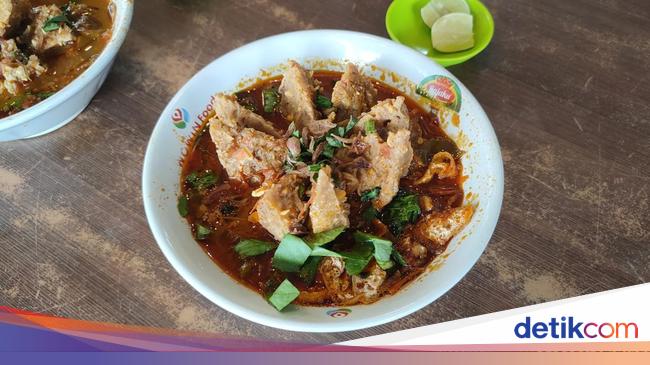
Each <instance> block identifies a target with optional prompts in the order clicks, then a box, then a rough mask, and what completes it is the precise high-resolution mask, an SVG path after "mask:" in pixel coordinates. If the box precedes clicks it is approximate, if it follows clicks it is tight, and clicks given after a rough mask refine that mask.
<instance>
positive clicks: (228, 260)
mask: <svg viewBox="0 0 650 365" xmlns="http://www.w3.org/2000/svg"><path fill="white" fill-rule="evenodd" d="M313 77H314V79H315V80H318V81H319V82H320V83H321V87H322V90H321V94H323V95H325V96H327V97H331V93H332V89H333V87H334V84H335V83H336V81H338V80H339V79H340V77H341V73H340V72H334V71H315V72H314V73H313ZM280 81H281V78H280V77H275V78H270V79H267V80H263V81H259V82H257V83H256V84H254V85H252V86H251V87H249V88H247V89H245V90H243V91H240V92H238V93H236V95H237V97H238V99H239V101H240V103H242V104H243V105H249V107H252V108H254V109H255V111H256V112H257V113H259V114H260V115H262V116H263V117H264V118H265V119H267V120H269V121H271V122H273V123H274V124H275V125H276V126H277V127H279V128H281V129H282V130H286V128H287V127H288V126H289V124H290V122H289V121H288V120H286V119H285V118H284V117H283V116H282V115H281V113H279V112H273V113H265V112H264V108H263V106H262V91H263V90H265V89H267V88H269V87H273V86H276V87H277V86H279V84H280ZM373 83H374V86H375V88H376V89H377V91H378V98H377V100H378V101H380V100H383V99H388V98H394V97H396V96H404V97H405V98H406V103H407V106H408V109H409V111H410V117H411V121H412V130H413V134H415V135H417V136H419V137H420V138H414V139H417V140H415V141H413V142H412V144H413V147H414V151H415V155H416V156H419V155H422V156H425V155H427V154H430V153H427V152H428V149H431V148H433V149H437V150H439V149H444V150H446V151H448V152H453V153H452V154H453V155H455V158H456V163H457V165H458V166H459V167H460V166H461V165H460V164H461V161H460V155H461V153H460V152H459V151H458V148H457V147H456V144H455V143H454V142H453V141H452V140H451V139H450V138H449V137H448V136H447V135H446V134H445V132H444V131H443V130H442V129H441V128H440V125H439V122H438V120H437V118H436V116H435V115H434V114H432V113H430V112H428V111H427V110H426V109H424V108H423V107H421V106H420V105H419V104H418V103H416V102H415V101H414V100H412V99H411V98H409V97H408V96H407V95H405V94H404V93H402V92H400V91H398V90H397V89H395V88H393V87H391V86H389V85H387V84H385V83H383V82H381V81H378V80H373ZM207 129H208V128H207V122H206V123H205V124H204V125H203V126H202V127H201V128H199V129H198V130H197V131H196V133H195V135H194V136H193V138H191V139H190V140H189V141H188V146H187V154H186V156H185V157H184V159H183V160H182V175H181V193H182V194H183V195H185V196H187V197H188V200H189V204H188V211H189V214H188V215H187V220H188V222H189V223H190V224H191V225H192V229H193V231H196V226H197V224H202V225H208V226H210V227H211V229H212V230H213V232H212V233H211V234H210V235H209V237H208V238H207V239H205V240H200V241H197V242H198V244H199V245H201V247H202V248H203V249H204V250H205V252H206V253H207V254H208V255H209V256H210V258H212V260H213V261H214V262H215V263H216V264H217V265H218V266H219V267H220V268H221V269H223V270H224V271H225V272H226V273H228V275H230V276H231V277H232V278H234V279H235V280H237V281H238V282H239V283H241V284H243V285H245V286H246V287H248V288H250V289H252V290H255V291H257V292H259V293H260V294H261V295H263V296H268V295H269V294H270V293H271V292H272V291H273V290H274V289H275V287H277V285H278V284H279V283H280V282H282V281H283V280H284V279H285V278H289V279H290V280H291V282H292V283H293V284H294V285H295V286H296V287H297V288H298V289H299V290H301V292H303V293H304V292H317V291H319V290H321V289H323V287H324V285H323V283H322V280H321V278H320V277H319V275H316V278H315V280H314V282H313V283H312V284H310V285H308V284H306V283H305V282H303V280H301V278H300V277H299V276H298V275H297V274H286V273H283V272H281V271H279V270H277V269H275V268H273V267H272V266H271V259H272V257H273V252H269V253H266V254H263V255H260V256H254V257H249V258H246V259H242V258H240V257H239V255H238V254H237V253H236V252H235V250H234V246H235V245H236V244H237V243H238V242H239V241H240V240H241V239H244V238H254V239H259V240H264V241H271V242H272V241H274V239H273V237H272V236H271V235H270V234H269V233H268V232H267V231H266V230H265V229H264V228H263V227H262V226H260V225H259V224H257V223H253V222H251V221H249V219H248V218H249V214H250V212H251V211H252V210H253V209H254V206H255V203H256V201H257V198H253V197H252V196H251V192H252V191H253V190H254V189H255V188H257V186H251V185H249V184H248V183H245V182H240V181H238V180H229V179H228V176H227V174H226V172H225V170H224V169H223V168H222V166H221V164H220V163H219V159H218V157H217V153H216V150H215V146H214V144H213V142H212V140H211V139H210V135H209V133H208V131H207ZM425 158H426V157H425ZM429 158H430V156H429ZM416 159H417V157H416V158H414V160H416ZM427 162H428V161H425V162H424V164H417V163H412V164H411V167H410V170H409V173H408V175H407V176H406V177H404V178H402V180H401V182H400V188H402V189H405V190H408V191H410V192H415V193H418V194H420V195H426V196H428V197H430V199H431V203H432V205H433V211H443V210H445V209H447V208H450V207H458V206H461V205H462V203H463V196H464V195H463V189H462V180H463V179H462V177H461V176H462V174H458V176H459V177H458V178H454V179H442V180H441V179H437V178H433V179H432V180H431V181H430V182H429V183H426V184H422V185H415V184H414V182H415V180H416V179H417V178H419V177H420V176H422V174H423V172H424V170H425V169H426V165H427ZM206 170H210V171H212V172H214V173H215V174H216V175H217V176H218V181H219V182H218V183H217V184H216V185H215V186H214V187H212V188H211V189H209V190H208V191H205V192H204V193H201V194H198V193H196V192H191V191H190V187H189V185H188V183H187V182H186V177H187V176H188V175H189V174H191V173H193V172H201V171H206ZM348 203H349V204H350V227H351V229H349V230H348V231H352V228H356V229H359V230H362V231H364V232H368V233H372V234H377V235H383V236H384V237H387V238H389V239H392V240H393V241H394V240H395V239H399V238H401V237H392V235H391V234H390V232H382V230H380V229H378V228H377V227H375V226H373V225H371V224H369V223H366V222H365V221H364V220H363V219H361V212H362V211H363V209H365V208H366V207H367V203H362V202H361V201H360V199H359V197H358V196H357V195H356V194H355V195H353V196H349V197H348ZM402 234H410V233H409V230H408V229H407V230H406V231H404V233H402ZM352 243H353V239H352V235H351V233H348V232H344V233H343V234H341V235H340V236H339V237H338V238H337V239H336V240H335V241H334V242H333V245H332V246H333V247H334V248H344V247H346V246H349V245H351V244H352ZM442 251H444V250H441V251H436V253H435V254H431V255H429V257H427V259H426V260H425V261H426V262H425V263H424V264H422V265H420V266H418V267H412V266H409V267H401V268H399V269H397V270H394V271H393V272H391V273H390V274H389V277H388V279H387V280H386V282H385V283H384V285H383V286H382V290H381V295H390V294H392V293H395V292H397V291H398V290H399V289H400V288H401V287H403V286H404V285H406V284H407V283H409V282H410V281H412V280H413V279H414V278H416V277H417V276H418V275H420V274H421V273H422V272H423V271H424V269H425V268H426V266H427V265H428V264H429V263H431V261H433V260H434V259H435V257H436V256H437V255H438V254H439V253H441V252H442ZM381 295H380V296H381ZM308 297H309V296H308V295H304V296H303V295H301V297H299V298H298V299H297V300H296V303H298V304H303V305H337V303H336V302H332V301H331V300H330V299H327V300H316V301H313V300H305V299H304V298H308Z"/></svg>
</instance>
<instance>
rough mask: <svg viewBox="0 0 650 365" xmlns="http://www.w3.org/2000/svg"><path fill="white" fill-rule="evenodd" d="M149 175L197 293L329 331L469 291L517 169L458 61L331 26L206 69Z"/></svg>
mask: <svg viewBox="0 0 650 365" xmlns="http://www.w3.org/2000/svg"><path fill="white" fill-rule="evenodd" d="M277 50H282V51H281V52H278V51H277ZM142 184H143V199H144V205H145V211H146V214H147V219H148V221H149V225H150V227H151V230H152V232H153V234H154V237H155V239H156V241H157V243H158V245H159V246H160V248H161V250H162V252H163V253H164V254H165V256H166V257H167V259H168V260H169V261H170V263H171V265H172V266H173V267H174V268H175V269H176V270H177V271H178V272H179V273H180V275H181V276H182V277H183V278H184V279H185V280H187V282H188V283H190V284H191V285H192V286H193V287H194V288H195V289H196V290H198V291H199V292H200V293H201V294H203V295H204V296H205V297H207V298H208V299H210V300H211V301H213V302H214V303H215V304H217V305H219V306H221V307H222V308H224V309H226V310H228V311H231V312H232V313H234V314H236V315H239V316H241V317H243V318H246V319H249V320H252V321H255V322H258V323H261V324H265V325H269V326H273V327H278V328H283V329H289V330H297V331H311V332H326V331H346V330H353V329H359V328H364V327H369V326H374V325H379V324H382V323H385V322H388V321H391V320H395V319H397V318H400V317H402V316H405V315H407V314H409V313H412V312H414V311H416V310H418V309H420V308H422V307H423V306H425V305H427V304H429V303H431V302H432V301H434V300H435V299H437V298H438V297H439V296H440V295H442V294H444V293H445V292H446V291H447V290H449V289H450V288H451V287H453V286H454V285H455V284H456V283H457V282H458V281H459V280H460V279H461V278H462V277H463V276H464V275H465V274H466V273H467V271H469V270H470V269H471V267H472V266H473V265H474V263H475V262H476V261H477V260H478V258H479V257H480V255H481V253H482V252H483V250H484V249H485V247H486V245H487V243H488V241H489V239H490V236H491V234H492V232H493V230H494V228H495V225H496V222H497V218H498V215H499V211H500V207H501V200H502V196H503V166H502V161H501V155H500V149H499V145H498V142H497V139H496V136H495V134H494V131H493V129H492V127H491V124H490V122H489V119H488V118H487V116H486V115H485V113H484V112H483V110H482V108H481V106H480V104H479V103H478V102H477V101H476V99H475V98H474V97H473V96H472V94H471V93H470V91H469V90H467V89H466V88H465V87H464V86H463V85H462V83H460V81H458V79H456V78H455V77H454V76H453V75H452V74H450V73H449V72H448V71H446V70H445V69H444V68H442V67H441V66H439V65H437V64H436V63H434V62H431V61H430V60H429V59H428V58H426V57H425V56H423V55H421V54H419V53H417V52H415V51H413V50H411V49H409V48H406V47H404V46H402V45H399V44H396V43H394V42H392V41H389V40H387V39H383V38H379V37H376V36H372V35H368V34H362V33H356V32H348V31H334V30H315V31H302V32H294V33H287V34H281V35H278V36H273V37H269V38H265V39H262V40H259V41H256V42H253V43H251V44H248V45H246V46H243V47H241V48H238V49H236V50H234V51H231V52H229V53H227V54H225V55H223V56H221V57H220V58H218V59H217V60H215V61H214V62H212V63H211V64H209V65H208V66H206V67H205V68H204V69H203V70H201V71H200V72H199V73H197V74H196V75H195V76H194V77H193V78H192V79H191V80H190V81H189V82H188V83H187V84H186V85H185V86H184V87H183V88H181V90H179V91H178V93H177V94H176V96H174V98H173V99H172V100H171V101H170V102H169V104H168V105H167V107H166V109H165V110H164V111H163V113H162V114H161V116H160V119H159V120H158V123H157V124H156V127H155V128H154V130H153V133H152V136H151V139H150V141H149V145H148V147H147V152H146V155H145V161H144V167H143V180H142Z"/></svg>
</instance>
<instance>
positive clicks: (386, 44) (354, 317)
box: [142, 30, 503, 332]
mask: <svg viewBox="0 0 650 365" xmlns="http://www.w3.org/2000/svg"><path fill="white" fill-rule="evenodd" d="M288 59H295V60H297V61H298V62H301V63H304V64H306V65H307V67H310V66H311V67H318V68H323V67H326V68H337V69H341V67H342V66H343V60H349V61H352V62H354V63H356V64H358V65H362V66H363V65H365V66H367V67H364V72H365V73H369V74H372V75H374V76H376V77H381V75H379V74H378V73H379V72H380V71H378V69H377V68H375V67H369V65H374V66H377V67H379V68H383V69H386V70H390V71H394V72H395V73H396V74H398V75H401V76H403V77H404V78H406V79H408V80H412V81H414V82H418V83H419V82H420V80H424V79H426V78H427V77H429V76H431V75H441V76H443V77H444V79H445V80H453V81H454V82H455V83H456V84H457V85H458V92H459V94H460V96H461V98H462V104H461V109H460V112H459V115H460V118H461V122H460V125H459V127H456V126H455V125H454V123H444V125H445V130H446V131H447V133H448V134H449V135H450V136H451V137H452V138H455V139H456V140H457V142H458V143H459V145H460V146H461V148H463V149H464V150H465V151H467V153H466V155H465V156H464V157H463V165H464V173H465V174H466V175H468V176H469V179H468V180H467V181H466V182H465V185H464V187H465V191H466V193H470V192H471V197H472V198H471V199H469V200H470V201H471V202H472V203H473V204H477V205H478V209H477V211H476V213H475V215H474V217H473V219H472V221H471V223H470V224H469V225H468V226H467V227H466V228H465V229H464V230H463V232H461V233H460V234H458V236H457V238H455V239H453V240H452V242H451V244H450V246H449V248H448V250H447V254H445V255H443V256H444V257H439V258H438V259H437V260H435V261H434V263H433V264H432V270H431V272H429V273H427V274H424V275H422V276H421V277H420V278H419V279H417V280H416V281H414V282H413V283H411V284H410V285H408V286H407V287H406V288H403V289H402V290H401V291H400V292H399V293H397V294H396V295H394V296H390V297H386V298H383V299H381V300H379V301H378V302H376V303H373V304H371V305H358V306H351V307H349V308H333V307H300V306H292V307H289V308H288V310H285V311H283V312H281V313H280V312H277V311H276V310H275V309H274V308H273V307H272V306H271V305H269V304H268V303H267V302H266V301H265V300H264V298H262V297H261V296H260V295H258V294H257V293H255V292H253V291H252V290H249V289H247V288H246V287H244V286H242V285H240V284H238V283H237V282H236V281H235V280H234V279H232V278H231V277H230V276H228V275H227V274H226V273H224V272H223V271H222V270H221V269H220V268H219V267H218V266H217V265H216V264H215V263H214V262H213V261H212V260H211V259H210V258H209V257H208V256H207V255H206V254H205V253H204V251H203V250H202V249H201V247H200V246H199V244H198V243H196V242H195V241H194V239H193V238H192V234H191V232H190V228H189V225H188V224H187V222H186V221H185V220H184V219H183V218H181V217H180V216H179V214H178V211H177V208H176V202H177V195H178V193H179V180H180V179H179V174H180V167H179V163H178V162H179V160H180V158H181V153H182V152H183V150H184V147H185V146H184V140H185V138H187V137H189V136H190V135H191V134H192V129H193V128H192V126H193V125H194V122H198V121H199V120H200V119H201V118H203V117H202V116H201V114H202V113H203V111H204V110H205V109H206V105H207V104H208V103H209V100H210V97H211V96H212V95H213V94H214V93H216V92H218V91H227V92H233V91H235V90H237V89H238V88H241V87H242V86H243V85H245V84H246V81H245V80H249V81H252V80H254V79H255V78H256V76H258V75H260V69H263V68H264V69H266V70H267V71H269V72H271V73H276V72H278V73H279V72H280V70H281V67H277V65H280V64H283V63H286V61H287V60H288ZM321 60H339V61H341V62H340V63H339V64H332V63H331V62H322V61H321ZM393 76H395V75H392V74H391V73H390V72H389V73H384V77H385V80H386V82H387V83H389V84H391V83H394V81H395V80H399V79H402V78H401V77H399V76H397V77H396V78H394V77H393ZM242 80H244V81H243V82H242ZM398 83H399V82H398ZM397 86H398V87H400V88H402V89H403V91H407V92H408V93H410V94H411V95H413V94H414V90H415V86H414V84H412V83H410V84H408V85H404V84H402V85H397ZM405 89H408V90H405ZM142 184H143V185H142V190H143V197H144V206H145V211H146V214H147V218H148V220H149V225H150V227H151V230H152V232H153V234H154V237H155V238H156V241H157V242H158V245H159V246H160V248H161V250H162V252H163V253H164V254H165V256H166V257H167V259H168V260H169V262H170V263H171V264H172V266H173V267H174V268H175V269H176V270H177V271H178V272H179V273H180V274H181V276H182V277H183V278H184V279H185V280H187V282H188V283H190V284H191V285H192V286H193V287H194V288H195V289H196V290H198V291H199V292H200V293H201V294H203V295H204V296H205V297H207V298H208V299H210V300H211V301H213V302H214V303H216V304H217V305H219V306H220V307H222V308H224V309H226V310H228V311H230V312H232V313H234V314H237V315H238V316H241V317H243V318H245V319H248V320H251V321H254V322H258V323H261V324H264V325H268V326H272V327H278V328H282V329H288V330H295V331H309V332H333V331H337V332H338V331H347V330H354V329H360V328H365V327H370V326H375V325H379V324H382V323H386V322H389V321H392V320H395V319H398V318H400V317H403V316H405V315H407V314H409V313H412V312H414V311H416V310H418V309H420V308H422V307H424V306H426V305H427V304H429V303H431V302H432V301H434V300H436V299H437V298H438V297H440V296H441V295H442V294H444V293H445V292H446V291H447V290H449V289H450V288H451V287H452V286H454V285H455V284H456V283H457V282H458V281H459V280H460V279H461V278H462V277H463V276H464V275H465V274H466V273H467V272H468V271H469V269H470V268H471V267H472V266H473V265H474V263H475V262H476V261H477V260H478V258H479V256H480V255H481V253H482V252H483V250H484V249H485V246H486V245H487V243H488V241H489V239H490V236H491V235H492V232H493V231H494V228H495V226H496V222H497V218H498V217H499V211H500V209H501V200H502V198H503V164H502V161H501V152H500V149H499V145H498V142H497V139H496V136H495V134H494V130H493V129H492V126H491V125H490V121H489V120H488V118H487V116H486V115H485V113H484V112H483V109H482V108H481V106H480V105H479V103H478V102H477V101H476V99H474V97H473V96H472V94H471V93H470V92H469V91H468V90H467V89H466V88H465V87H464V86H463V85H462V84H461V83H460V82H459V81H458V80H457V79H456V78H455V77H454V76H453V75H451V74H450V73H449V72H447V71H446V70H445V69H444V68H443V67H441V66H439V65H438V64H436V63H434V62H432V61H431V60H430V59H428V58H427V57H425V56H423V55H422V54H420V53H418V52H416V51H414V50H412V49H410V48H407V47H405V46H402V45H399V44H397V43H394V42H392V41H390V40H387V39H384V38H380V37H376V36H372V35H368V34H362V33H355V32H348V31H339V30H312V31H301V32H294V33H286V34H280V35H277V36H273V37H269V38H265V39H261V40H258V41H255V42H253V43H250V44H248V45H245V46H243V47H241V48H238V49H236V50H234V51H231V52H229V53H227V54H225V55H223V56H221V57H219V58H218V59H217V60H215V61H214V62H212V63H211V64H209V65H208V66H206V67H205V68H204V69H203V70H201V71H200V72H199V73H197V74H196V75H195V76H194V77H193V78H192V79H191V80H190V81H189V82H188V83H187V84H185V86H183V88H181V90H180V91H179V92H178V93H177V94H176V96H174V98H173V99H172V100H171V101H170V102H169V104H168V105H167V107H166V108H165V110H164V111H163V113H162V115H161V116H160V119H159V120H158V123H157V124H156V126H155V128H154V130H153V133H152V135H151V139H150V141H149V146H148V147H147V152H146V155H145V160H144V171H143V176H142Z"/></svg>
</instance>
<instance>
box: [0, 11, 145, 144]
mask: <svg viewBox="0 0 650 365" xmlns="http://www.w3.org/2000/svg"><path fill="white" fill-rule="evenodd" d="M132 7H133V4H132V2H131V1H129V0H77V1H66V0H11V1H3V2H1V3H0V71H1V72H0V117H1V118H2V119H0V141H8V140H14V139H19V138H28V137H35V136H38V135H41V134H44V133H47V132H50V131H52V130H55V129H57V128H59V127H61V126H63V125H64V124H66V123H67V122H69V121H70V120H72V119H74V117H75V116H76V115H77V114H79V113H80V112H81V111H82V110H83V109H84V108H85V107H86V105H87V104H88V103H89V102H90V99H91V98H92V97H93V96H94V94H95V93H96V92H97V90H98V89H99V87H100V86H101V84H102V83H103V81H104V79H105V77H106V75H107V73H108V71H109V69H110V66H111V64H112V62H113V59H114V57H115V54H116V53H117V51H118V49H119V47H120V46H121V44H122V42H123V40H124V37H125V36H126V32H127V30H128V26H129V24H130V21H131V14H132Z"/></svg>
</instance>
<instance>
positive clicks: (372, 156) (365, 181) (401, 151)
mask: <svg viewBox="0 0 650 365" xmlns="http://www.w3.org/2000/svg"><path fill="white" fill-rule="evenodd" d="M409 139H410V132H409V131H408V130H398V131H397V132H389V134H388V138H387V140H386V142H382V141H381V137H379V136H378V135H377V134H376V133H373V134H369V135H367V136H365V137H364V142H365V143H366V144H367V145H368V146H369V148H368V150H367V151H366V152H365V153H364V157H365V158H366V159H367V160H368V161H369V162H370V168H365V169H359V170H358V176H359V186H358V188H357V190H358V193H359V195H361V194H362V193H363V192H364V191H366V190H370V189H373V188H375V187H377V186H379V187H380V188H381V190H380V192H379V197H378V198H377V199H375V200H373V205H374V206H375V208H377V209H381V208H383V207H385V206H386V205H388V203H390V201H391V200H392V199H393V197H395V195H396V194H397V191H398V190H399V181H400V179H401V178H402V177H403V176H405V175H406V174H407V173H408V168H409V165H410V164H411V159H412V158H413V147H411V143H410V140H409Z"/></svg>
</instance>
